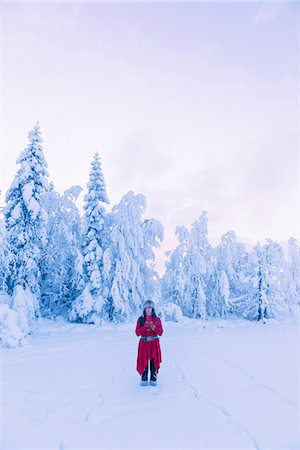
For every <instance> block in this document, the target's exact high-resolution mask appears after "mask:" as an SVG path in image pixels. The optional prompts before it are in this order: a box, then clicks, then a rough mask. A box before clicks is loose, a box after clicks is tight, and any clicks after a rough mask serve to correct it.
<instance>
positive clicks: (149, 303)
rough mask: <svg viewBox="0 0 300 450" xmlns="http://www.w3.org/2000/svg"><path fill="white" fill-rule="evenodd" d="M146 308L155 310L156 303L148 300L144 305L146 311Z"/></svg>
mask: <svg viewBox="0 0 300 450" xmlns="http://www.w3.org/2000/svg"><path fill="white" fill-rule="evenodd" d="M145 308H154V302H153V301H152V300H146V301H145V303H144V309H145Z"/></svg>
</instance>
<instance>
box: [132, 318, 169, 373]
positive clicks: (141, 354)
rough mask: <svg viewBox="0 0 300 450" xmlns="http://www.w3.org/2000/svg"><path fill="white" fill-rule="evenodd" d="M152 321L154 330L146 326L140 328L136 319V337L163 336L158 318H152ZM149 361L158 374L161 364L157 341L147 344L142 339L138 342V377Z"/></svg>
mask: <svg viewBox="0 0 300 450" xmlns="http://www.w3.org/2000/svg"><path fill="white" fill-rule="evenodd" d="M152 321H153V323H154V325H155V329H154V330H151V329H149V328H148V327H147V325H146V324H144V325H143V326H140V318H138V321H137V324H136V328H135V334H136V335H137V336H154V335H155V334H158V336H161V335H162V334H163V328H162V324H161V320H160V318H159V317H152ZM149 359H153V362H154V367H155V368H156V371H157V372H158V371H159V366H160V363H161V362H162V359H161V350H160V344H159V339H155V340H154V341H148V342H145V341H143V340H142V339H140V340H139V347H138V356H137V364H136V370H137V371H138V373H139V374H140V375H142V374H143V372H144V370H145V368H146V366H147V363H148V360H149Z"/></svg>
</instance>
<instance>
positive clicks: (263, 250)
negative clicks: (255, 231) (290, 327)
mask: <svg viewBox="0 0 300 450" xmlns="http://www.w3.org/2000/svg"><path fill="white" fill-rule="evenodd" d="M283 267H284V252H283V249H282V247H281V246H280V245H279V244H278V243H277V242H276V241H272V240H271V239H267V243H266V244H265V245H261V244H260V242H258V243H257V244H256V246H255V247H254V249H253V256H252V269H253V272H252V277H251V279H252V292H251V291H250V292H249V294H248V295H245V296H244V298H243V299H242V302H241V305H240V306H242V307H240V310H241V313H242V316H243V317H245V318H247V319H250V320H259V321H263V322H264V321H265V319H270V318H275V319H282V318H283V317H285V316H286V315H287V314H288V307H287V304H286V301H285V294H284V290H283Z"/></svg>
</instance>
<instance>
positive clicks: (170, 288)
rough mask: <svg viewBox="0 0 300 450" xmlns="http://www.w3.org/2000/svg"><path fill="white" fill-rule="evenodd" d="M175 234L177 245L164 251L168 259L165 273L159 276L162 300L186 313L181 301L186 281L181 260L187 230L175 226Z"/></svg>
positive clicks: (185, 246)
mask: <svg viewBox="0 0 300 450" xmlns="http://www.w3.org/2000/svg"><path fill="white" fill-rule="evenodd" d="M175 235H176V237H177V239H178V241H179V244H178V246H177V247H176V248H175V249H174V250H169V251H167V252H165V255H166V256H167V257H168V259H167V261H166V263H165V266H166V270H165V273H164V275H163V277H162V278H161V292H162V301H163V303H165V304H168V303H174V304H175V305H177V306H178V307H180V309H181V310H183V311H184V312H185V314H186V315H187V314H188V311H185V305H184V303H183V292H184V287H185V283H186V280H185V276H184V273H183V260H184V257H185V255H186V253H187V243H188V237H189V232H188V229H187V228H186V227H185V226H184V225H182V226H177V227H176V230H175Z"/></svg>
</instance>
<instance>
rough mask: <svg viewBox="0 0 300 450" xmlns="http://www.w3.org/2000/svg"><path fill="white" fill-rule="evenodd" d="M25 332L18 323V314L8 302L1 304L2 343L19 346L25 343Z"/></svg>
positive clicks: (0, 339)
mask: <svg viewBox="0 0 300 450" xmlns="http://www.w3.org/2000/svg"><path fill="white" fill-rule="evenodd" d="M23 338H24V334H23V333H22V330H21V328H20V327H19V323H18V314H17V313H16V311H14V310H13V309H11V308H10V307H9V306H8V305H7V304H0V344H1V346H3V347H17V346H18V345H22V344H23Z"/></svg>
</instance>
